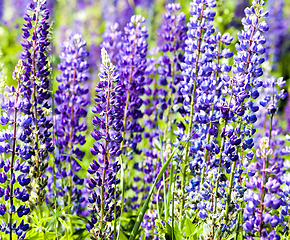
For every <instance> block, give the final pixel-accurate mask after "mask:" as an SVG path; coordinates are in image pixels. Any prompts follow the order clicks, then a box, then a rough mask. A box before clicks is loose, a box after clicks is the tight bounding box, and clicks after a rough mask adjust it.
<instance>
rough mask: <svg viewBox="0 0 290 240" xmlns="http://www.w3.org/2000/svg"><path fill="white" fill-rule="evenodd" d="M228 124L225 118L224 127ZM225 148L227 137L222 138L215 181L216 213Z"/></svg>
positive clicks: (214, 206)
mask: <svg viewBox="0 0 290 240" xmlns="http://www.w3.org/2000/svg"><path fill="white" fill-rule="evenodd" d="M227 124H228V121H227V120H225V125H224V128H226V126H227ZM224 149H225V137H223V138H222V144H221V151H220V155H219V165H218V174H217V179H216V183H215V193H214V204H213V212H214V213H216V210H217V195H218V188H219V182H220V175H221V170H222V158H223V152H224Z"/></svg>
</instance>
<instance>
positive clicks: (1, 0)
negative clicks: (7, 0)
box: [0, 0, 4, 23]
mask: <svg viewBox="0 0 290 240" xmlns="http://www.w3.org/2000/svg"><path fill="white" fill-rule="evenodd" d="M3 14H4V0H0V22H1V23H2V19H3Z"/></svg>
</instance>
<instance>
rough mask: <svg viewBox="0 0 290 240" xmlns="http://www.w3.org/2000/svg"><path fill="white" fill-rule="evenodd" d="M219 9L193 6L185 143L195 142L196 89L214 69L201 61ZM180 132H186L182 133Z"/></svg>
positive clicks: (209, 4)
mask: <svg viewBox="0 0 290 240" xmlns="http://www.w3.org/2000/svg"><path fill="white" fill-rule="evenodd" d="M215 6H216V3H215V1H212V0H203V1H198V2H192V3H191V9H190V14H191V15H192V17H191V18H190V22H189V23H188V26H187V27H188V32H187V35H188V40H186V42H185V43H186V45H187V47H186V48H185V61H184V62H185V63H184V64H182V65H181V66H182V69H183V74H184V80H183V81H182V82H181V90H180V92H181V93H182V94H183V99H184V100H183V104H184V108H185V113H184V115H186V122H187V125H188V126H187V129H186V133H185V135H186V139H185V140H187V139H190V138H192V130H193V129H192V128H193V124H194V106H195V101H196V98H197V94H196V89H197V87H198V85H199V84H200V82H201V81H202V77H203V76H206V75H207V74H210V71H211V69H210V68H208V64H207V63H206V62H208V60H207V59H206V58H205V57H202V54H203V53H204V52H205V49H206V42H205V41H204V40H205V38H207V37H209V36H210V35H211V34H212V33H213V32H214V29H213V24H212V21H213V19H214V16H215V12H214V11H213V10H212V8H213V7H215ZM180 131H181V132H183V131H184V129H182V128H181V129H180ZM189 150H190V144H187V145H186V147H185V153H184V159H183V160H182V170H181V172H182V176H181V191H182V196H181V203H180V215H183V210H184V204H185V185H186V176H187V168H188V162H189V158H190V154H189V153H190V151H189Z"/></svg>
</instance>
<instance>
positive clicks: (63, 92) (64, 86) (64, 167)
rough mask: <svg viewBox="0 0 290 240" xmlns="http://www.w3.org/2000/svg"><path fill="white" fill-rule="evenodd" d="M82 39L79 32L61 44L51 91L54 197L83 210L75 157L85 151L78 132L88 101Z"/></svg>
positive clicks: (83, 203) (79, 157)
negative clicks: (53, 88) (54, 174)
mask: <svg viewBox="0 0 290 240" xmlns="http://www.w3.org/2000/svg"><path fill="white" fill-rule="evenodd" d="M85 46H86V42H85V41H84V40H83V39H82V36H81V35H79V34H74V35H72V36H70V37H69V40H68V41H67V42H64V44H63V52H62V53H61V54H60V59H61V63H60V64H59V65H58V68H59V70H61V74H60V75H59V76H58V77H57V81H58V82H59V85H58V89H57V90H56V92H55V98H54V102H55V105H56V108H55V115H56V117H55V136H56V141H55V144H56V146H57V149H56V153H57V156H56V158H55V168H56V178H57V186H56V188H57V197H62V198H63V203H64V204H65V205H67V204H68V205H70V204H72V207H71V209H70V210H69V212H72V213H73V212H76V213H77V214H84V212H83V208H84V206H85V197H84V191H82V190H81V189H80V188H78V187H77V186H81V185H83V184H84V179H81V178H79V177H78V175H77V172H78V171H79V170H80V169H81V166H80V165H79V163H78V162H77V160H76V159H78V160H79V161H82V159H83V157H84V155H85V153H84V152H83V151H82V150H80V146H82V145H84V144H85V142H86V139H85V136H84V135H83V134H82V133H83V132H84V131H86V129H87V124H86V116H87V105H88V104H89V102H90V100H89V98H90V97H89V88H88V86H87V82H88V80H89V64H88V63H87V61H86V59H87V57H88V56H89V52H88V51H87V50H86V49H85Z"/></svg>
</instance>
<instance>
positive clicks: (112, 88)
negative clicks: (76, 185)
mask: <svg viewBox="0 0 290 240" xmlns="http://www.w3.org/2000/svg"><path fill="white" fill-rule="evenodd" d="M99 77H100V80H99V83H98V85H97V86H96V92H97V94H96V96H95V101H96V105H95V107H94V109H93V112H94V113H95V114H96V115H95V117H94V118H93V125H94V127H95V129H94V130H93V131H92V132H91V135H92V137H93V138H94V139H95V142H94V144H93V147H92V148H91V153H92V154H93V155H94V156H95V157H96V159H94V160H93V161H92V162H91V164H90V167H89V168H88V173H89V174H90V179H89V181H88V189H89V190H90V192H91V193H90V197H89V198H88V201H89V203H90V204H91V206H90V208H89V212H90V213H91V214H92V218H91V220H90V221H89V222H88V223H87V224H86V227H87V230H88V231H89V232H90V233H91V238H92V239H99V238H100V239H108V238H113V231H112V230H111V224H110V222H112V221H114V220H115V219H116V218H118V216H119V215H120V210H121V209H120V205H119V204H118V202H117V199H119V192H118V190H117V186H118V184H119V183H120V179H119V178H118V177H117V174H118V172H119V170H120V168H121V165H120V164H119V162H118V161H117V160H116V157H118V156H119V155H120V154H121V150H120V146H121V142H122V141H123V138H122V129H123V109H122V96H123V94H124V89H123V87H122V86H121V85H120V83H119V79H120V78H119V74H118V73H117V71H116V68H115V66H114V65H113V64H112V63H111V61H110V59H109V56H108V53H107V52H106V50H105V49H104V48H103V49H102V65H101V70H100V74H99Z"/></svg>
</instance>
